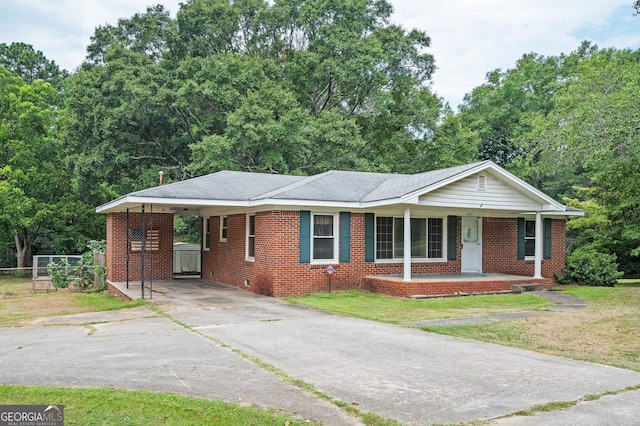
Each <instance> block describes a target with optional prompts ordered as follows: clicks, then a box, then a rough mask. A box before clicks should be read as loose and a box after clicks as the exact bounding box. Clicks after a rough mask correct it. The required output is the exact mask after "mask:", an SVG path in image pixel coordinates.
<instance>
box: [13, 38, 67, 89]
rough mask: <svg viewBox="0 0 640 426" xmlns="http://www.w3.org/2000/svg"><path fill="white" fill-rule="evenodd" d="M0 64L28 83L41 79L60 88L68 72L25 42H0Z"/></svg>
mask: <svg viewBox="0 0 640 426" xmlns="http://www.w3.org/2000/svg"><path fill="white" fill-rule="evenodd" d="M0 66H3V67H4V68H6V69H7V70H8V71H10V72H12V73H13V74H15V75H17V76H18V77H20V78H22V79H23V80H24V81H26V82H28V83H33V81H34V80H42V81H46V82H48V83H51V85H52V86H53V87H55V88H56V89H60V87H61V85H62V82H63V80H64V79H65V78H67V77H68V75H69V73H68V72H67V71H65V70H61V69H60V67H59V66H58V65H56V63H55V62H54V61H50V60H48V59H47V58H46V57H45V56H44V54H43V53H42V52H41V51H39V50H35V49H34V48H33V46H32V45H30V44H25V43H11V44H10V45H7V44H6V43H1V44H0Z"/></svg>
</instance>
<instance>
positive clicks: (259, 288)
mask: <svg viewBox="0 0 640 426" xmlns="http://www.w3.org/2000/svg"><path fill="white" fill-rule="evenodd" d="M252 290H253V292H254V293H258V294H262V295H263V296H273V277H272V276H271V275H259V276H257V277H256V279H255V280H254V281H253V284H252Z"/></svg>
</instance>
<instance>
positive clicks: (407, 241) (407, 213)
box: [402, 206, 411, 281]
mask: <svg viewBox="0 0 640 426" xmlns="http://www.w3.org/2000/svg"><path fill="white" fill-rule="evenodd" d="M402 258H403V261H404V263H403V274H402V275H403V276H402V281H411V207H409V206H406V207H405V208H404V255H403V256H402Z"/></svg>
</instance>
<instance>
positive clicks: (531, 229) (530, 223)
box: [524, 220, 536, 260]
mask: <svg viewBox="0 0 640 426" xmlns="http://www.w3.org/2000/svg"><path fill="white" fill-rule="evenodd" d="M535 256H536V221H535V220H525V221H524V258H525V259H527V260H529V259H534V258H535Z"/></svg>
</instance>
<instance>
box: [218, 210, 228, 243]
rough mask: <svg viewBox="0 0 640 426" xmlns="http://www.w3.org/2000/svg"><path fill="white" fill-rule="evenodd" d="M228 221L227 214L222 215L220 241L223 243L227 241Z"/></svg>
mask: <svg viewBox="0 0 640 426" xmlns="http://www.w3.org/2000/svg"><path fill="white" fill-rule="evenodd" d="M227 223H228V220H227V216H220V242H223V243H224V242H226V241H227V232H228V228H227Z"/></svg>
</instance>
